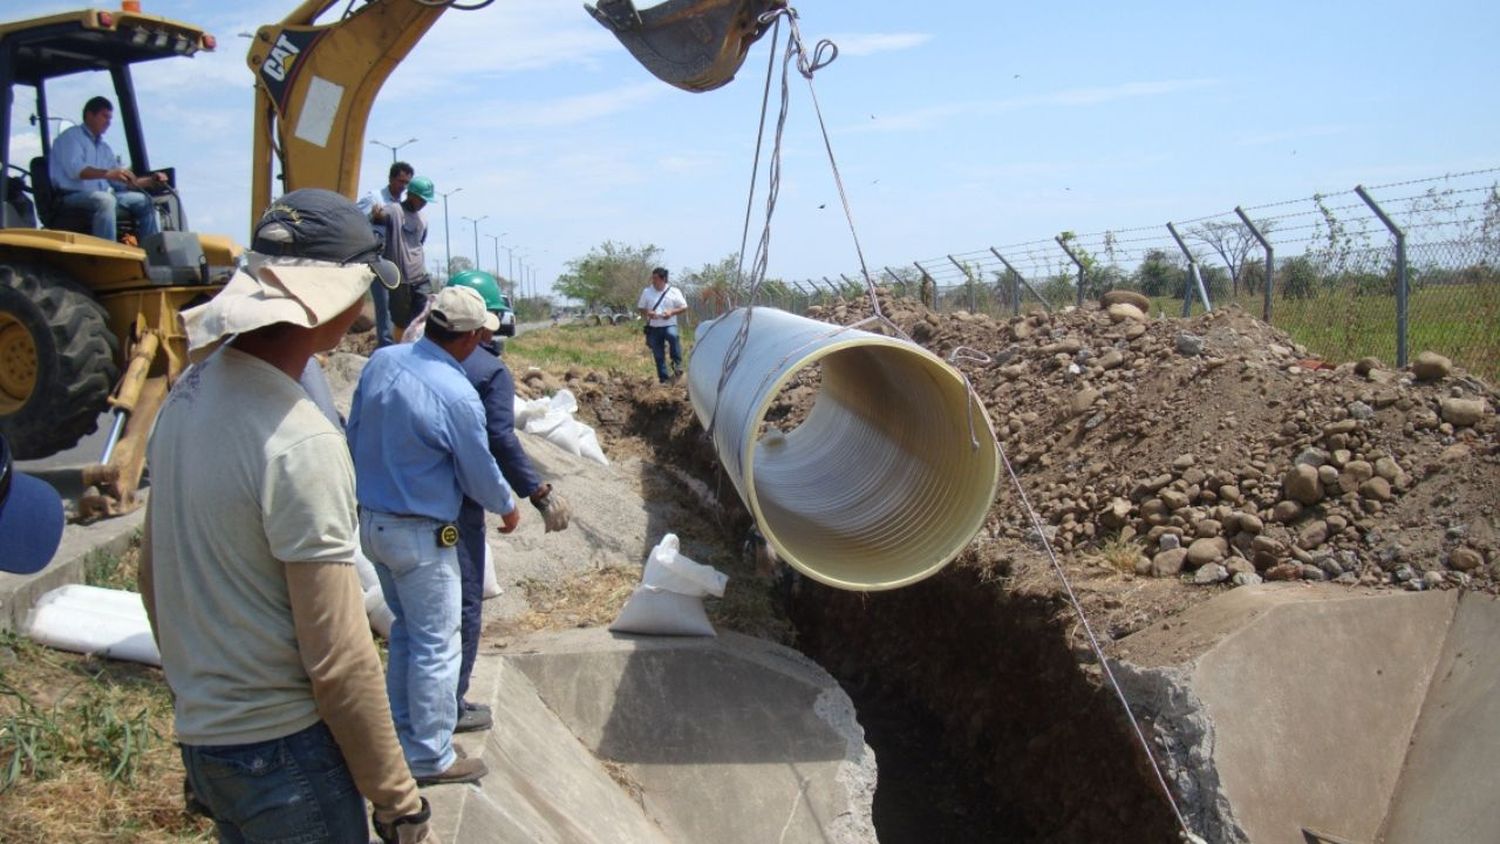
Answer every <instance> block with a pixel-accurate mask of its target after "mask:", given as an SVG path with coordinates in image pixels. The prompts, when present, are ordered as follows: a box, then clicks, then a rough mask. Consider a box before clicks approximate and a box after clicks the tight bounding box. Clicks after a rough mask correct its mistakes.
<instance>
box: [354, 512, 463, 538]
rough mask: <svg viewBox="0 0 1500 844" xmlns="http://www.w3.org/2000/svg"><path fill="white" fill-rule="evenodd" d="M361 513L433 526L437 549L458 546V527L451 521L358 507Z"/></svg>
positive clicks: (382, 518) (373, 516)
mask: <svg viewBox="0 0 1500 844" xmlns="http://www.w3.org/2000/svg"><path fill="white" fill-rule="evenodd" d="M359 509H360V511H361V512H363V513H367V514H369V516H370V517H371V518H378V519H381V520H390V521H396V522H426V523H427V524H429V525H434V526H435V527H436V529H435V530H434V536H435V537H436V540H437V544H438V547H439V548H452V547H453V546H455V545H457V544H458V525H457V524H456V523H454V522H453V521H452V520H449V521H446V522H445V521H443V520H442V519H434V518H432V517H431V516H410V515H405V514H402V513H382V512H380V511H379V510H371V509H370V508H368V507H360V508H359Z"/></svg>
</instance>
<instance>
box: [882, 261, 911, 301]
mask: <svg viewBox="0 0 1500 844" xmlns="http://www.w3.org/2000/svg"><path fill="white" fill-rule="evenodd" d="M883 269H884V270H885V274H886V275H888V276H890V277H891V281H894V282H896V283H897V284H899V285H901V295H902V296H905V295H906V282H904V281H902V280H901V276H899V275H896V271H895V270H893V269H891V268H890V267H889V266H887V267H883Z"/></svg>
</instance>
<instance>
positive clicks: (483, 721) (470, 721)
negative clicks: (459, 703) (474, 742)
mask: <svg viewBox="0 0 1500 844" xmlns="http://www.w3.org/2000/svg"><path fill="white" fill-rule="evenodd" d="M493 723H495V719H494V718H492V717H491V716H490V713H489V709H488V708H485V709H480V708H478V707H475V708H473V709H470V708H468V707H464V708H463V709H460V710H459V712H458V723H457V724H455V725H454V726H453V732H455V733H473V732H478V731H479V730H488V729H489V728H490V725H492V724H493Z"/></svg>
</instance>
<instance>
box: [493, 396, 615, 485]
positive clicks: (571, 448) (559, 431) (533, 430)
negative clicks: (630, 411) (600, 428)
mask: <svg viewBox="0 0 1500 844" xmlns="http://www.w3.org/2000/svg"><path fill="white" fill-rule="evenodd" d="M539 402H544V403H545V404H539ZM517 408H518V412H517V413H516V423H515V425H516V428H517V429H519V430H522V431H525V432H526V433H528V434H535V435H537V436H540V437H543V438H544V439H546V440H547V441H548V442H550V443H552V444H554V445H556V446H557V447H559V448H561V449H562V450H564V451H566V452H568V453H569V454H574V455H577V456H579V457H586V458H588V459H589V460H592V461H594V462H595V463H599V464H601V465H604V466H608V465H609V458H607V457H605V456H604V449H602V448H600V447H599V436H598V435H597V434H595V433H594V429H593V428H591V427H589V426H588V425H585V424H583V423H582V422H579V421H578V420H577V419H575V418H574V417H573V414H575V413H577V412H578V400H577V399H576V398H574V397H573V393H572V392H571V391H569V390H558V391H557V392H556V393H554V394H553V395H552V397H551V398H550V399H534V400H532V401H529V402H524V403H518V404H517Z"/></svg>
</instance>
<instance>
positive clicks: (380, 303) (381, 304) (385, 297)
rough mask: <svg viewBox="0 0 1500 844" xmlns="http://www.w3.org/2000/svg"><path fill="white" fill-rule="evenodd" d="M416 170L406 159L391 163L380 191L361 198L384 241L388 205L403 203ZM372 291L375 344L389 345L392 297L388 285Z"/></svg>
mask: <svg viewBox="0 0 1500 844" xmlns="http://www.w3.org/2000/svg"><path fill="white" fill-rule="evenodd" d="M414 175H416V171H415V170H413V169H412V166H411V165H410V164H407V163H406V162H405V161H395V162H392V163H391V169H390V171H389V172H387V174H386V184H385V186H384V187H382V188H381V189H380V192H379V193H378V194H375V193H367V194H365V195H364V196H362V197H360V198H359V202H358V203H357V205H358V206H359V210H360V213H362V214H364V215H365V216H367V217H369V218H370V222H371V223H372V224H373V225H374V228H375V235H376V237H379V238H380V240H381V243H382V244H384V242H385V239H386V213H385V207H386V206H387V205H393V204H396V203H399V202H400V201H401V200H402V198H403V197H405V196H406V186H407V185H409V184H411V180H412V177H413V176H414ZM370 295H371V297H372V298H373V299H374V300H375V346H376V348H380V347H382V346H389V345H390V344H392V343H394V342H396V337H395V334H394V333H393V332H392V330H391V297H390V292H389V291H387V290H386V289H385V287H384V285H379V284H377V285H374V286H372V287H371V288H370Z"/></svg>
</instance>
